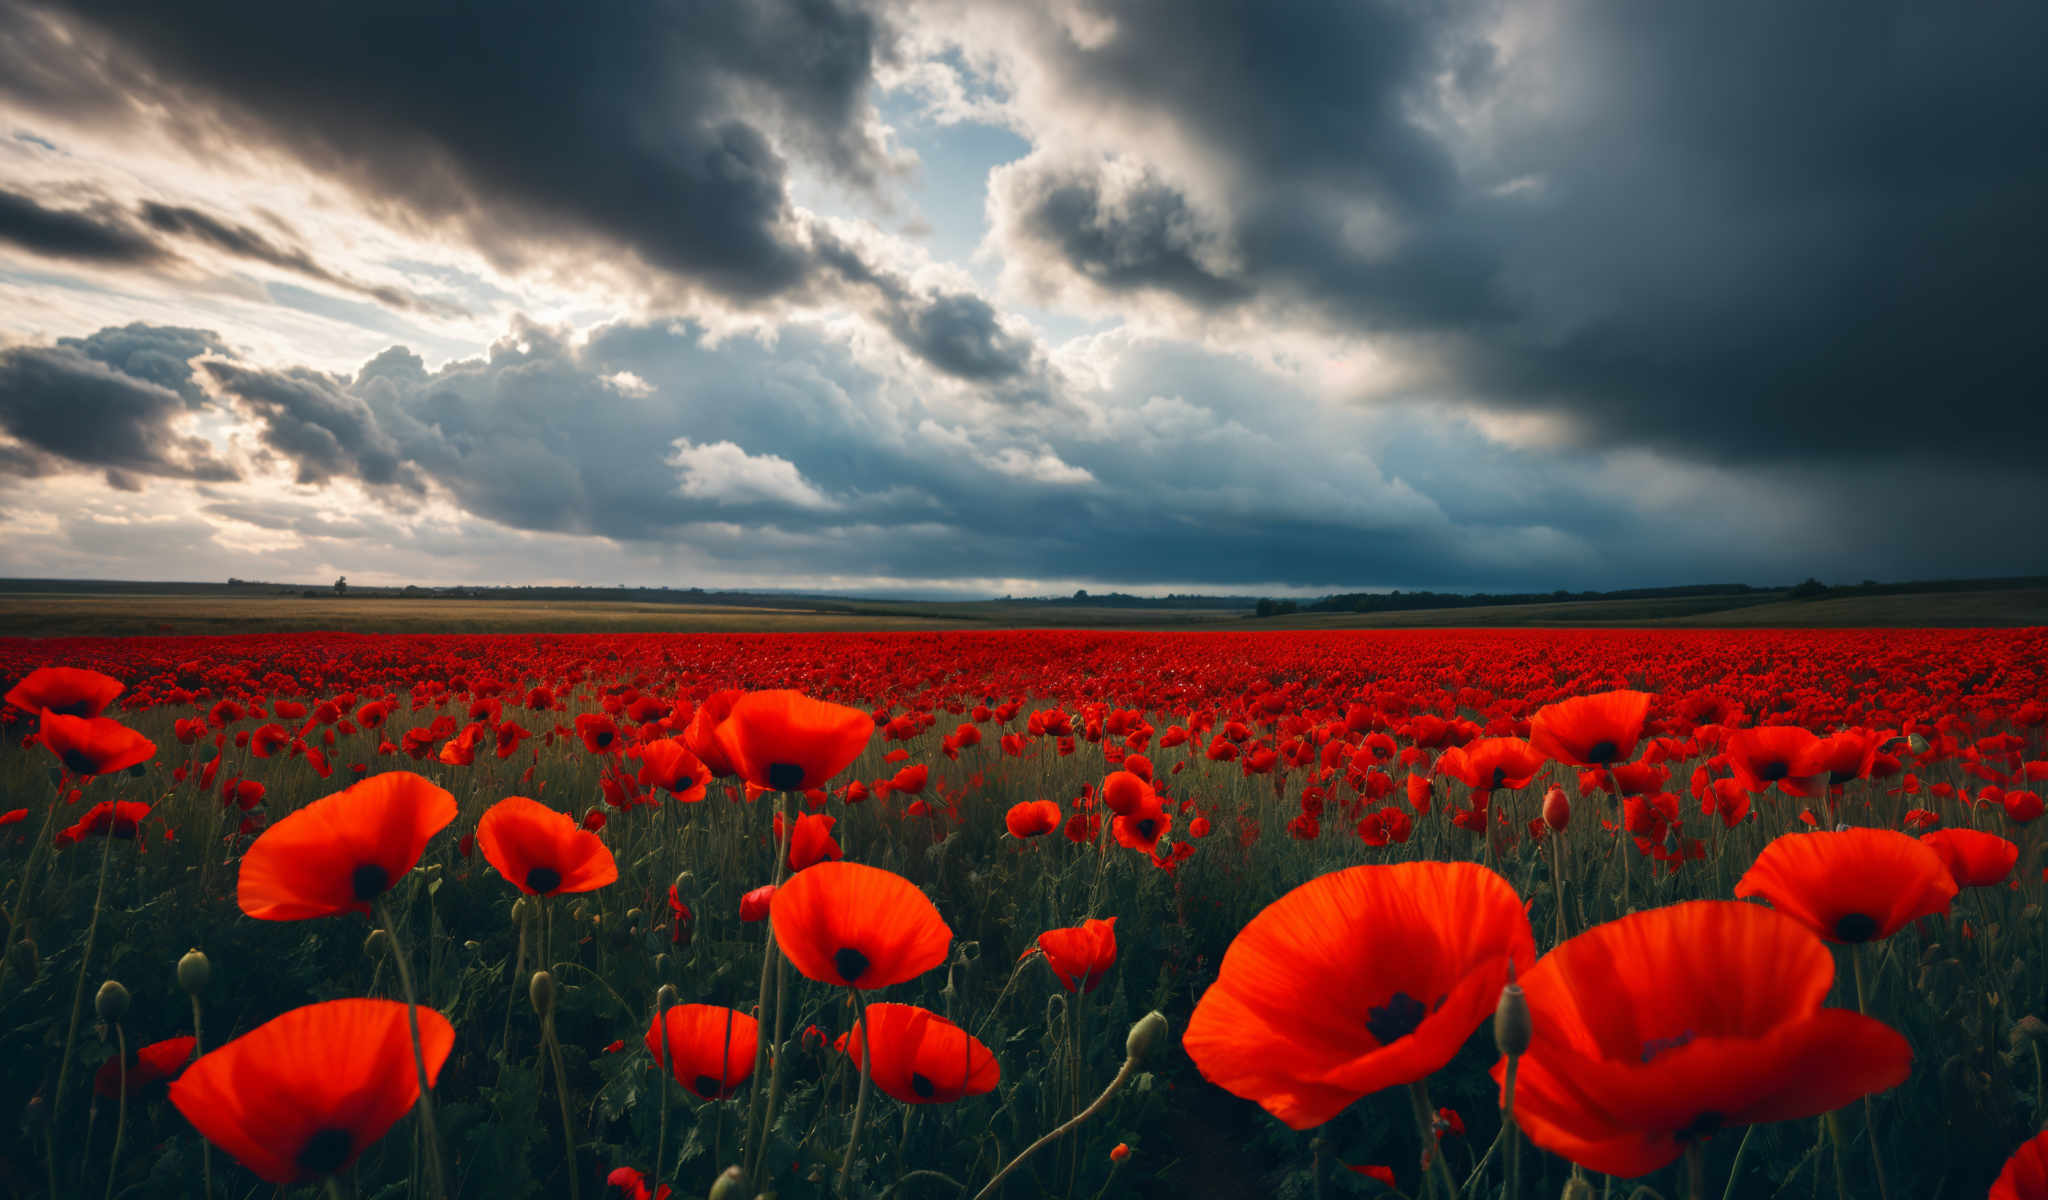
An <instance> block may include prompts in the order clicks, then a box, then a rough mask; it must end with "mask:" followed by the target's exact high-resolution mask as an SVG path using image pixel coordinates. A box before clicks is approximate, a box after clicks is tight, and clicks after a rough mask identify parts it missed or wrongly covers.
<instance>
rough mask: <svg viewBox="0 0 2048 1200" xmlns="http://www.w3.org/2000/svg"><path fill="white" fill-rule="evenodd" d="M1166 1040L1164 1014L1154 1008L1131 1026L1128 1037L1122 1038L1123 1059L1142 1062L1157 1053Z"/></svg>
mask: <svg viewBox="0 0 2048 1200" xmlns="http://www.w3.org/2000/svg"><path fill="white" fill-rule="evenodd" d="M1166 1038H1167V1027H1166V1014H1165V1013H1162V1012H1160V1011H1159V1010H1158V1009H1156V1008H1155V1009H1153V1010H1152V1011H1151V1012H1148V1013H1146V1014H1145V1015H1144V1016H1142V1017H1139V1018H1138V1023H1137V1024H1136V1025H1133V1026H1131V1032H1130V1035H1129V1036H1127V1037H1126V1038H1124V1057H1126V1058H1128V1059H1130V1060H1131V1061H1132V1062H1144V1061H1145V1060H1146V1059H1148V1058H1150V1057H1152V1055H1154V1054H1156V1053H1158V1051H1159V1048H1160V1047H1161V1046H1163V1045H1165V1043H1166Z"/></svg>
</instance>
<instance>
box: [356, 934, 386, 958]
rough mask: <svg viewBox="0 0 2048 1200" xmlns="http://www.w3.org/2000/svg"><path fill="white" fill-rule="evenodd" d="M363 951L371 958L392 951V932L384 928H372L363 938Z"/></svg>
mask: <svg viewBox="0 0 2048 1200" xmlns="http://www.w3.org/2000/svg"><path fill="white" fill-rule="evenodd" d="M363 953H364V954H366V955H368V956H369V957H371V958H376V957H378V956H380V955H385V954H389V953H391V934H390V932H389V931H388V930H383V929H372V930H371V931H370V932H369V934H368V935H367V936H366V937H364V938H363Z"/></svg>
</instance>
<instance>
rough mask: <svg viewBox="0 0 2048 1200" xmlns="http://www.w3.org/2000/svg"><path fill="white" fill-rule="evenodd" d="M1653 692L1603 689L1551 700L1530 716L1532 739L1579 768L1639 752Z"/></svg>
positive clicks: (1621, 759) (1617, 760) (1560, 759)
mask: <svg viewBox="0 0 2048 1200" xmlns="http://www.w3.org/2000/svg"><path fill="white" fill-rule="evenodd" d="M1653 698H1654V697H1652V696H1651V695H1650V693H1648V692H1629V691H1616V692H1600V693H1598V694H1596V695H1591V696H1574V697H1573V698H1571V699H1570V700H1560V701H1558V702H1557V703H1556V704H1546V705H1544V706H1543V707H1542V708H1539V709H1537V710H1536V715H1535V716H1533V717H1531V718H1529V744H1530V745H1531V746H1534V747H1535V748H1536V749H1537V750H1539V751H1541V752H1542V753H1544V754H1547V755H1549V756H1550V757H1551V758H1554V759H1556V760H1557V761H1559V762H1561V763H1566V764H1569V765H1571V766H1574V767H1604V766H1607V765H1608V764H1610V763H1618V762H1627V761H1628V760H1629V759H1632V758H1634V757H1635V756H1636V743H1637V742H1638V741H1640V740H1642V736H1643V721H1644V719H1645V718H1647V717H1648V716H1649V715H1650V701H1651V700H1652V699H1653Z"/></svg>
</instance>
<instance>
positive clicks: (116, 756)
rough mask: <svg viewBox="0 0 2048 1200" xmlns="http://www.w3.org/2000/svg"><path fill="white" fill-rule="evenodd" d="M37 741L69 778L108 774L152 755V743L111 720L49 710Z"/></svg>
mask: <svg viewBox="0 0 2048 1200" xmlns="http://www.w3.org/2000/svg"><path fill="white" fill-rule="evenodd" d="M37 738H38V740H40V741H41V742H42V743H43V745H44V746H46V747H48V748H49V751H50V753H52V754H54V755H56V756H57V759H58V761H59V762H62V763H63V764H64V769H65V770H67V771H70V772H71V773H72V774H73V775H111V774H113V773H114V772H116V771H125V770H127V769H128V768H129V767H132V766H134V765H136V764H137V763H143V762H148V761H149V759H150V758H151V756H153V755H154V754H155V753H156V743H155V742H152V741H150V740H149V739H148V738H146V737H143V736H142V735H141V734H139V733H137V732H135V731H134V730H133V729H130V728H128V727H127V726H126V725H123V724H121V723H120V722H119V721H116V720H114V719H113V718H111V717H67V716H65V715H64V714H62V713H58V712H52V711H50V710H49V709H44V710H43V714H42V723H41V725H40V726H39V727H38V730H37Z"/></svg>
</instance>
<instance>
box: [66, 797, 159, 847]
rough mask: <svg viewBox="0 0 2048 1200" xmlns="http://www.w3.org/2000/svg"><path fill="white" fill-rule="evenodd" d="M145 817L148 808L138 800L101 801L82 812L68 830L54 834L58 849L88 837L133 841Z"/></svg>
mask: <svg viewBox="0 0 2048 1200" xmlns="http://www.w3.org/2000/svg"><path fill="white" fill-rule="evenodd" d="M148 816H149V805H147V804H144V803H142V802H141V801H140V800H102V801H100V802H99V803H98V804H95V805H93V806H92V807H91V808H89V809H87V810H86V813H85V815H84V816H82V817H80V818H78V822H77V823H76V824H74V825H73V826H71V827H70V828H69V829H64V830H60V831H59V832H58V834H57V839H56V840H57V844H58V845H59V846H69V845H73V844H74V843H77V842H81V841H84V840H85V839H86V838H89V837H112V838H133V837H134V836H135V835H136V833H137V832H138V831H140V830H141V828H142V822H143V821H144V820H145V819H147V818H148Z"/></svg>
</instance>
